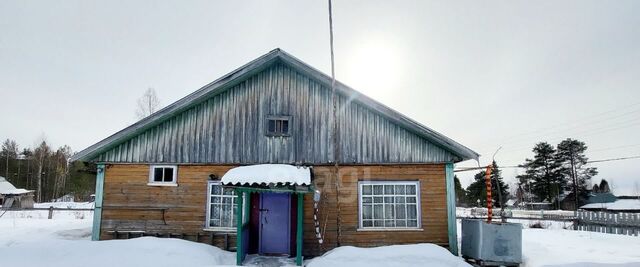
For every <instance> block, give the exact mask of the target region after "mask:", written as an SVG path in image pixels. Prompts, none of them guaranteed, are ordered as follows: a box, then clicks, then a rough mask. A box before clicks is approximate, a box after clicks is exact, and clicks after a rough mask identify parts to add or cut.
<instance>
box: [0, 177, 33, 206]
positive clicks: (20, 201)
mask: <svg viewBox="0 0 640 267" xmlns="http://www.w3.org/2000/svg"><path fill="white" fill-rule="evenodd" d="M0 206H2V208H5V209H10V208H33V190H26V189H23V188H16V187H15V186H13V184H11V183H10V182H9V181H7V179H6V178H4V177H2V176H0Z"/></svg>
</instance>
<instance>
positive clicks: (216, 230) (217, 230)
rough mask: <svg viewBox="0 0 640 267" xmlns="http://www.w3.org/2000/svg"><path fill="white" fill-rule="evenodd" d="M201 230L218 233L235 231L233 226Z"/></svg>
mask: <svg viewBox="0 0 640 267" xmlns="http://www.w3.org/2000/svg"><path fill="white" fill-rule="evenodd" d="M202 231H205V232H220V233H232V234H235V233H236V229H235V228H203V229H202Z"/></svg>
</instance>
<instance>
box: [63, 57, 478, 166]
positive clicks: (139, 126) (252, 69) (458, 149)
mask: <svg viewBox="0 0 640 267" xmlns="http://www.w3.org/2000/svg"><path fill="white" fill-rule="evenodd" d="M276 60H281V61H282V62H284V63H286V64H287V65H290V66H292V67H294V68H296V69H297V70H299V71H302V72H304V73H305V74H306V75H309V76H310V77H312V78H314V79H316V80H318V81H319V82H321V83H324V84H325V85H330V84H331V77H329V76H328V75H327V74H325V73H323V72H322V71H320V70H318V69H316V68H314V67H312V66H310V65H309V64H307V63H304V62H303V61H301V60H299V59H298V58H296V57H294V56H292V55H290V54H288V53H286V52H285V51H283V50H282V49H280V48H276V49H274V50H271V51H270V52H268V53H267V54H264V55H262V56H260V57H258V58H256V59H254V60H252V61H250V62H249V63H246V64H244V65H242V66H241V67H239V68H237V69H235V70H233V71H232V72H230V73H228V74H226V75H224V76H222V77H220V78H219V79H217V80H214V81H213V82H211V83H209V84H207V85H205V86H203V87H201V88H200V89H198V90H196V91H195V92H193V93H191V94H189V95H187V96H185V97H183V98H181V99H179V100H178V101H176V102H174V103H172V104H170V105H168V106H166V107H164V108H162V109H160V110H159V111H157V112H155V113H153V114H151V115H149V116H147V117H146V118H144V119H141V120H140V121H138V122H136V123H134V124H132V125H130V126H128V127H126V128H124V129H122V130H120V131H118V132H116V133H115V134H112V135H110V136H109V137H107V138H104V139H102V140H101V141H99V142H98V143H95V144H93V145H91V146H89V147H87V148H85V149H83V150H81V151H80V152H78V153H76V154H74V155H73V156H71V159H70V160H71V161H77V160H82V161H89V160H92V159H93V158H94V157H96V156H97V155H99V154H100V153H102V152H104V151H107V150H108V149H110V148H111V147H113V146H115V145H117V144H119V143H120V142H121V141H122V139H127V138H129V137H132V136H134V135H135V134H138V133H140V132H142V131H145V130H147V129H149V128H151V127H153V126H155V125H157V124H159V123H161V122H162V121H163V120H164V119H167V118H169V117H171V116H173V115H174V114H175V113H178V112H181V111H184V110H186V109H188V108H190V107H191V106H193V105H196V104H197V103H198V101H197V100H199V99H201V98H205V97H209V96H213V95H215V94H216V93H218V92H219V91H223V90H224V89H227V88H229V87H231V86H233V85H234V82H237V81H238V80H242V79H243V78H244V77H247V76H250V75H252V74H254V73H256V72H259V71H260V70H262V69H263V68H266V67H268V66H269V65H270V63H273V62H274V61H276ZM336 85H337V88H336V89H338V90H339V91H340V93H341V94H344V95H345V96H346V97H348V99H353V100H356V101H358V102H360V103H362V104H363V105H365V106H367V107H369V108H371V109H373V110H374V111H376V112H378V113H379V114H381V115H383V116H384V117H386V118H387V119H389V120H391V121H393V122H396V123H398V124H400V125H401V126H402V127H404V128H406V129H408V130H410V131H412V132H414V133H415V134H417V135H419V136H421V137H423V138H426V139H427V140H429V141H431V142H433V143H435V144H436V145H438V146H440V147H442V148H443V149H445V150H447V151H449V152H450V153H452V154H454V155H456V156H458V157H459V158H460V160H459V161H464V160H468V159H478V157H479V156H480V155H479V154H478V153H476V152H475V151H473V150H471V149H469V148H467V147H466V146H464V145H462V144H460V143H458V142H456V141H454V140H453V139H450V138H448V137H446V136H445V135H443V134H440V133H439V132H436V131H435V130H433V129H431V128H429V127H427V126H424V125H422V124H421V123H419V122H417V121H415V120H413V119H411V118H409V117H407V116H405V115H403V114H402V113H400V112H398V111H395V110H393V109H391V108H389V107H387V106H386V105H384V104H382V103H380V102H378V101H376V100H374V99H372V98H370V97H368V96H366V95H365V94H362V93H360V92H358V91H357V90H355V89H353V88H351V87H349V86H347V85H345V84H344V83H342V82H340V81H337V80H336ZM459 161H457V162H459Z"/></svg>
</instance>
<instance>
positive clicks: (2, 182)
mask: <svg viewBox="0 0 640 267" xmlns="http://www.w3.org/2000/svg"><path fill="white" fill-rule="evenodd" d="M30 192H33V190H26V189H23V188H16V187H15V186H13V184H11V183H10V182H9V181H7V179H5V178H4V177H2V176H0V195H21V194H26V193H30Z"/></svg>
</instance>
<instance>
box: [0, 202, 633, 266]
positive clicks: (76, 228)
mask: <svg viewBox="0 0 640 267" xmlns="http://www.w3.org/2000/svg"><path fill="white" fill-rule="evenodd" d="M58 203H60V202H58ZM50 204H52V203H41V205H43V206H44V205H50ZM61 205H72V204H70V203H66V204H61ZM73 205H74V206H76V207H83V206H86V205H90V203H76V204H73ZM34 212H42V213H43V214H44V216H37V214H38V213H34ZM47 212H48V211H8V212H7V213H6V214H5V215H4V216H2V217H0V265H1V266H24V267H30V266H34V267H36V266H65V267H67V266H68V267H74V266H87V265H91V266H97V267H102V266H123V267H129V266H131V267H134V266H135V267H138V266H154V267H162V266H219V265H234V264H235V253H234V252H227V251H223V250H221V249H218V248H216V247H213V246H209V245H206V244H199V243H195V242H191V241H184V240H179V239H169V238H154V237H144V238H135V239H129V240H111V241H90V236H91V224H92V219H91V218H92V217H91V216H73V212H81V213H80V214H84V213H85V212H86V213H88V214H90V213H91V211H77V210H76V211H73V210H72V211H69V212H68V213H61V214H58V212H61V211H54V217H53V219H51V220H48V219H46V218H47V216H46V214H47ZM65 212H67V211H65ZM510 221H512V220H510ZM525 226H526V225H525ZM550 228H552V229H528V228H525V229H523V258H524V263H523V264H522V267H542V266H548V267H551V266H556V267H560V266H562V267H577V266H613V265H614V264H615V266H616V267H628V266H640V253H638V251H640V237H635V236H625V235H614V234H605V233H595V232H582V231H573V230H564V229H561V227H550ZM248 261H250V262H252V263H255V264H254V265H259V264H258V263H260V262H267V261H269V259H265V258H264V257H262V258H259V257H258V258H254V260H253V261H251V260H248ZM271 261H276V260H274V259H271ZM283 263H285V262H283ZM286 263H289V266H290V265H291V264H290V263H291V259H289V261H287V262H286ZM306 264H307V266H310V267H340V266H354V267H359V266H363V267H364V266H372V267H377V266H436V267H437V266H446V267H449V266H451V267H462V266H465V267H467V266H470V265H468V264H466V263H464V262H463V261H462V259H461V258H460V257H455V256H453V255H451V254H450V253H449V252H448V251H447V250H446V249H444V248H442V247H439V246H436V245H433V244H414V245H395V246H386V247H377V248H357V247H350V246H345V247H340V248H336V249H334V250H331V251H329V252H327V253H325V255H323V256H320V257H316V258H314V259H309V260H307V261H306Z"/></svg>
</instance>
